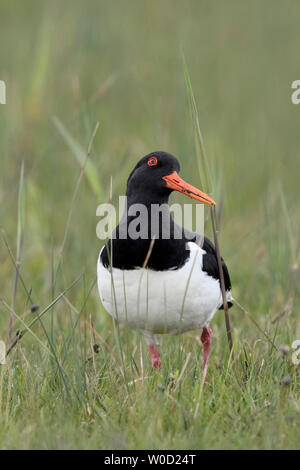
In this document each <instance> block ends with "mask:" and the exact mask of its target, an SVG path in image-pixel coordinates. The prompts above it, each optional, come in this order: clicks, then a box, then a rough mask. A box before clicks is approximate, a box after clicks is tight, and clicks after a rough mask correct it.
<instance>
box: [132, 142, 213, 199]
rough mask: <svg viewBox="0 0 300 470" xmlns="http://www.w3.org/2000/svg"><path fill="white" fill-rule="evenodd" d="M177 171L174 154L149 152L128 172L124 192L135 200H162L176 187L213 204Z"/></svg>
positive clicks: (187, 194)
mask: <svg viewBox="0 0 300 470" xmlns="http://www.w3.org/2000/svg"><path fill="white" fill-rule="evenodd" d="M179 171H180V164H179V161H178V160H177V158H176V157H174V156H173V155H171V154H170V153H167V152H162V151H157V152H151V153H149V154H148V155H146V156H145V157H143V158H141V160H140V161H139V162H138V163H137V165H136V166H135V168H134V169H133V170H132V172H131V173H130V175H129V178H128V180H127V191H126V195H127V197H128V199H129V200H130V201H134V202H145V203H163V202H167V200H168V197H169V195H170V193H171V192H172V191H174V190H175V191H179V192H181V193H183V194H185V195H186V196H189V197H191V198H193V199H196V200H198V201H201V202H204V203H205V204H215V201H214V200H213V199H212V198H211V197H210V196H208V195H207V194H205V193H202V192H201V191H200V190H199V189H197V188H195V187H194V186H191V185H190V184H188V183H186V182H185V181H184V180H183V179H181V178H180V177H179V176H178V172H179Z"/></svg>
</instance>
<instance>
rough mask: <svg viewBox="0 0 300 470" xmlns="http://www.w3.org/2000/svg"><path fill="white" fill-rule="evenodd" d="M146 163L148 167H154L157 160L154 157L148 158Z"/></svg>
mask: <svg viewBox="0 0 300 470" xmlns="http://www.w3.org/2000/svg"><path fill="white" fill-rule="evenodd" d="M147 163H148V165H149V166H155V165H157V158H156V157H151V158H149V160H148V162H147Z"/></svg>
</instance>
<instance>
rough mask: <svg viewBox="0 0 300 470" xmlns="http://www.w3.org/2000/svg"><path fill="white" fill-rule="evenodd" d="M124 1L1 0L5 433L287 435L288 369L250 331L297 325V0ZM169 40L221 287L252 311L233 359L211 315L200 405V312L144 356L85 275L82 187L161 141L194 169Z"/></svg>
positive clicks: (86, 212) (141, 438)
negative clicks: (214, 223)
mask: <svg viewBox="0 0 300 470" xmlns="http://www.w3.org/2000/svg"><path fill="white" fill-rule="evenodd" d="M128 4H129V6H128V8H126V10H125V9H124V8H123V4H122V2H121V1H119V0H116V1H114V2H104V1H100V2H99V1H96V0H95V1H93V0H91V1H89V2H85V3H83V2H79V1H74V0H72V1H66V2H64V3H63V4H62V3H61V2H58V1H54V2H51V3H49V4H45V3H44V2H37V1H34V0H31V1H28V2H26V5H24V6H23V5H22V4H21V3H20V2H9V3H8V2H7V3H6V4H4V3H2V4H1V6H0V14H1V18H4V19H5V21H3V25H2V26H1V31H0V52H1V54H0V56H1V64H0V65H1V69H0V79H1V80H5V82H6V88H7V104H6V105H0V165H1V166H0V167H1V173H0V226H1V230H2V231H1V234H2V236H1V238H0V262H1V269H0V297H1V299H3V301H4V303H3V302H1V303H0V339H2V340H5V341H7V338H8V335H9V322H10V317H11V318H12V319H13V335H15V333H16V330H17V329H18V328H21V330H22V331H27V333H26V335H24V337H23V338H22V339H21V340H20V341H19V342H18V345H16V347H15V348H14V349H13V350H12V351H11V353H10V354H9V356H8V362H7V365H5V366H0V410H1V413H0V448H1V449H8V448H10V449H11V448H26V449H27V448H34V449H36V448H43V449H44V448H47V449H49V448H51V449H57V448H59V449H62V448H84V449H90V448H103V449H108V448H115V449H118V448H125V449H126V448H130V449H136V448H137V449H140V448H153V449H154V448H156V449H168V448H169V449H175V448H180V449H211V448H213V449H225V448H230V449H240V448H249V449H267V448H268V449H282V448H292V449H295V448H299V441H300V435H299V429H300V427H299V424H300V420H299V410H300V400H299V369H298V370H297V368H296V366H295V365H293V364H292V361H291V354H290V353H289V354H288V355H287V356H285V357H281V355H280V353H279V352H278V351H276V350H275V349H274V348H273V347H272V345H271V344H270V342H269V341H268V340H267V338H266V337H265V336H264V334H263V332H266V333H267V335H268V337H269V338H270V339H271V340H272V341H274V342H275V344H276V345H277V346H279V345H281V344H287V345H289V346H290V345H291V343H292V342H293V341H294V340H295V339H300V322H299V309H300V302H299V292H300V274H299V268H298V265H299V256H300V251H299V225H300V206H299V170H300V164H299V161H300V160H299V152H300V148H299V113H300V106H298V107H297V106H295V105H292V104H291V99H290V94H291V88H290V87H291V83H292V81H293V80H295V79H297V78H299V76H298V74H299V70H298V64H297V60H296V58H297V57H298V51H299V38H298V36H299V34H298V31H299V25H298V18H299V13H300V7H299V4H298V2H297V1H291V2H289V8H286V7H285V6H284V5H283V3H282V2H279V1H276V0H264V1H261V0H253V1H251V2H249V3H248V4H243V3H242V2H239V1H238V0H235V1H234V0H228V1H226V2H221V1H198V0H194V1H191V0H188V1H187V2H185V5H184V7H183V4H182V2H180V1H179V0H175V1H174V0H172V1H171V0H166V1H165V2H155V1H154V2H139V1H138V0H130V1H129V2H128ZM182 51H183V52H184V55H185V59H186V62H187V64H188V68H189V73H190V76H191V81H192V84H193V90H194V94H195V99H196V102H197V106H198V112H199V119H200V125H201V131H202V135H203V138H204V141H205V146H206V151H207V156H208V159H209V161H210V170H211V173H212V176H213V178H212V180H213V197H215V198H216V199H217V200H218V206H219V207H220V206H221V200H222V201H223V211H222V219H221V233H220V245H221V251H222V255H223V256H224V258H225V260H226V262H227V264H228V266H229V269H230V272H231V277H232V282H233V295H234V297H235V298H236V299H237V300H238V301H239V302H240V303H241V304H242V305H243V306H244V307H245V308H246V309H247V310H248V311H249V313H250V314H251V315H252V316H253V318H254V319H255V321H256V322H257V323H258V324H259V326H260V329H261V330H262V331H261V330H259V329H257V328H256V326H255V325H254V323H253V322H252V321H251V319H250V317H249V316H247V315H245V314H244V313H243V312H242V311H240V310H239V309H238V308H237V307H233V308H232V309H231V310H230V316H231V324H232V327H233V341H234V357H235V358H234V361H229V352H228V343H227V337H226V329H225V324H224V313H223V312H219V313H218V314H217V315H216V317H215V319H214V321H213V323H212V328H213V332H214V341H213V347H212V356H211V362H210V367H209V372H208V379H207V383H206V385H205V387H204V391H203V394H202V396H201V401H200V404H199V412H198V415H197V417H196V418H194V413H195V409H196V406H197V401H198V397H199V391H200V385H201V374H202V347H201V345H200V342H199V337H198V335H199V332H194V333H188V334H185V335H183V336H182V337H179V338H171V337H170V338H169V337H164V338H163V340H162V345H161V348H160V349H161V354H162V358H163V369H162V372H161V373H159V372H153V371H152V370H151V367H150V359H149V355H148V351H147V348H146V346H145V345H144V343H143V341H142V340H141V338H140V337H139V335H138V334H137V333H134V332H132V331H128V330H126V329H123V328H120V330H119V331H118V330H117V326H116V325H115V326H114V325H113V323H112V320H111V318H110V317H109V316H108V315H107V314H106V313H105V312H104V310H103V308H102V306H101V304H100V301H99V298H98V293H97V288H96V286H95V285H94V281H95V274H96V260H97V256H98V253H99V250H100V248H101V246H102V242H101V241H100V240H98V239H97V237H96V225H97V222H98V220H97V217H96V207H97V205H98V204H99V203H101V202H108V201H109V198H110V178H111V176H112V188H113V202H117V201H118V195H119V194H124V190H125V181H126V177H127V175H128V173H129V171H130V170H131V169H132V167H133V165H134V164H135V162H136V161H137V160H138V159H139V158H140V157H141V156H142V155H144V154H146V153H149V152H150V151H151V150H157V149H164V150H167V151H170V152H172V153H174V154H175V155H177V156H178V157H179V159H180V161H181V167H182V169H181V175H182V176H183V177H184V178H185V179H186V180H188V181H189V182H191V183H192V184H194V185H195V186H199V185H200V183H199V176H198V165H197V160H196V156H195V155H196V152H195V148H194V130H193V125H192V123H191V118H190V109H189V99H188V96H187V92H186V87H185V77H184V71H183V65H182ZM97 122H99V129H98V131H97V133H96V135H95V137H94V140H93V146H92V149H91V152H90V155H89V159H88V163H87V165H86V167H85V174H84V175H83V174H82V172H81V167H82V165H84V164H85V162H86V156H87V152H88V147H89V143H90V141H91V136H92V134H93V131H94V129H95V126H96V123H97ZM23 165H24V166H23ZM201 176H202V177H203V176H204V175H201ZM172 198H173V199H172V200H175V199H176V201H178V202H183V203H184V202H185V201H184V199H183V198H182V197H181V196H180V195H178V196H175V195H174V196H172ZM217 209H218V208H217ZM207 220H208V222H207V224H206V229H207V235H209V236H210V238H212V234H211V230H210V222H209V213H208V212H207ZM19 261H20V263H21V264H20V269H19V274H18V275H16V266H18V262H19ZM75 280H77V282H76V283H75V284H74V285H73V286H72V287H71V288H70V289H69V290H68V291H67V292H65V296H61V293H63V292H64V291H65V290H66V289H67V288H69V287H70V286H71V285H72V283H73V282H74V281H75ZM57 298H59V299H58V301H57V302H56V303H54V301H55V299H57ZM32 304H38V305H39V306H40V308H39V311H38V312H31V310H30V307H31V305H32ZM12 311H13V312H14V313H12ZM282 312H285V314H284V315H281V313H282ZM39 313H40V314H41V313H43V314H42V315H41V316H40V317H39V318H38V317H37V316H38V314H39ZM16 315H17V316H16ZM280 315H281V316H280ZM277 317H279V318H278V319H277V320H276V318H277ZM20 318H21V320H20ZM24 323H25V325H26V326H24ZM28 327H29V329H30V331H29V330H28ZM95 343H97V344H99V346H100V348H99V352H98V353H97V354H95V353H94V352H93V345H94V344H95ZM189 353H191V354H190V355H189ZM187 358H189V361H188V363H187V364H186V367H185V369H184V371H183V374H181V372H182V370H183V368H184V365H185V363H186V360H187ZM180 376H181V378H180V381H179V382H178V378H179V377H180ZM286 376H290V377H291V380H290V383H287V384H284V383H283V379H284V378H285V377H286Z"/></svg>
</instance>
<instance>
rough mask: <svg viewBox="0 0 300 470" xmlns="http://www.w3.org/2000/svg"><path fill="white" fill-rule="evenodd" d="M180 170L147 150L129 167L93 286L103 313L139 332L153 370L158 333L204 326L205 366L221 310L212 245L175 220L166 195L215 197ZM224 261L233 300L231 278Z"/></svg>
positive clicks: (156, 363)
mask: <svg viewBox="0 0 300 470" xmlns="http://www.w3.org/2000/svg"><path fill="white" fill-rule="evenodd" d="M179 170H180V165H179V162H178V160H177V158H175V157H174V156H173V155H171V154H169V153H167V152H162V151H159V152H152V153H150V154H148V155H146V156H145V157H143V158H142V159H141V160H140V161H139V162H138V163H137V165H136V166H135V168H134V169H133V170H132V172H131V174H130V175H129V178H128V181H127V191H126V196H127V204H126V208H125V211H124V214H123V217H122V219H121V221H120V223H119V225H118V226H117V227H116V228H115V230H114V231H113V234H112V237H111V239H110V240H109V241H108V242H107V243H106V245H105V246H104V247H103V248H102V250H101V252H100V255H99V259H98V266H97V274H98V288H99V293H100V298H101V301H102V304H103V306H104V307H105V309H106V310H107V311H108V313H109V314H110V315H112V316H113V317H114V318H115V319H117V320H118V321H119V322H120V323H122V324H127V325H128V326H129V327H131V328H133V329H135V330H138V331H139V332H140V333H141V334H142V335H144V337H145V339H146V341H147V343H148V345H149V349H150V355H151V363H152V366H153V367H155V368H156V367H158V368H160V367H161V358H160V355H159V352H158V350H157V348H156V346H157V345H158V344H159V343H158V340H157V336H156V335H158V334H165V333H169V334H171V335H177V334H180V333H184V332H186V331H189V330H196V329H203V332H202V336H201V341H202V343H203V347H204V354H203V365H204V370H205V368H206V370H207V365H208V358H209V353H210V344H211V339H212V330H211V328H210V326H209V325H210V322H211V320H212V318H213V316H214V315H215V313H216V311H217V310H218V309H222V308H223V301H222V294H221V288H220V280H219V269H218V263H217V257H216V251H215V248H214V245H213V244H212V243H211V242H210V241H209V240H208V239H207V238H206V237H204V236H201V235H200V234H197V233H192V232H188V231H187V230H185V229H184V228H182V227H180V226H179V225H177V224H176V223H175V222H174V220H173V218H172V216H171V213H170V210H169V206H168V199H169V196H170V194H171V192H172V191H174V190H175V191H179V192H181V193H183V194H185V195H186V196H189V197H190V198H193V199H195V200H196V201H200V202H202V203H204V204H215V201H214V200H213V199H212V198H211V197H210V196H208V195H207V194H205V193H203V192H202V191H200V190H199V189H197V188H195V187H193V186H191V185H190V184H188V183H186V182H185V181H184V180H183V179H181V178H180V177H179V176H178V172H179ZM153 208H156V213H155V214H156V215H157V208H158V212H159V217H158V218H157V217H156V223H153V217H154V216H153V213H154V212H155V211H153ZM141 213H143V218H141ZM145 214H146V215H145ZM222 265H223V273H224V280H225V288H226V297H227V301H228V305H229V306H231V305H232V302H231V301H232V296H231V282H230V277H229V274H228V270H227V267H226V265H225V263H224V261H223V260H222Z"/></svg>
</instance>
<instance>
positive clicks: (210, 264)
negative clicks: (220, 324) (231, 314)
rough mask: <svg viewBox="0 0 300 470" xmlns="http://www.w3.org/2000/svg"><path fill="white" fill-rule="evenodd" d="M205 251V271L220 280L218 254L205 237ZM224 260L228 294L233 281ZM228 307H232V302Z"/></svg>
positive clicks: (223, 265)
mask: <svg viewBox="0 0 300 470" xmlns="http://www.w3.org/2000/svg"><path fill="white" fill-rule="evenodd" d="M202 248H203V250H205V251H206V253H205V255H203V271H205V272H207V274H208V275H209V276H212V277H213V278H214V279H218V280H220V273H219V267H218V259H217V254H216V249H215V247H214V245H213V244H212V242H211V241H210V240H209V239H208V238H206V237H204V242H203V246H202ZM221 260H222V268H223V275H224V282H225V290H226V292H228V291H230V290H231V281H230V277H229V272H228V269H227V266H226V264H225V261H224V260H223V258H221ZM228 307H229V308H230V307H232V302H228ZM223 308H224V307H223V305H222V306H221V307H220V309H223Z"/></svg>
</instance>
